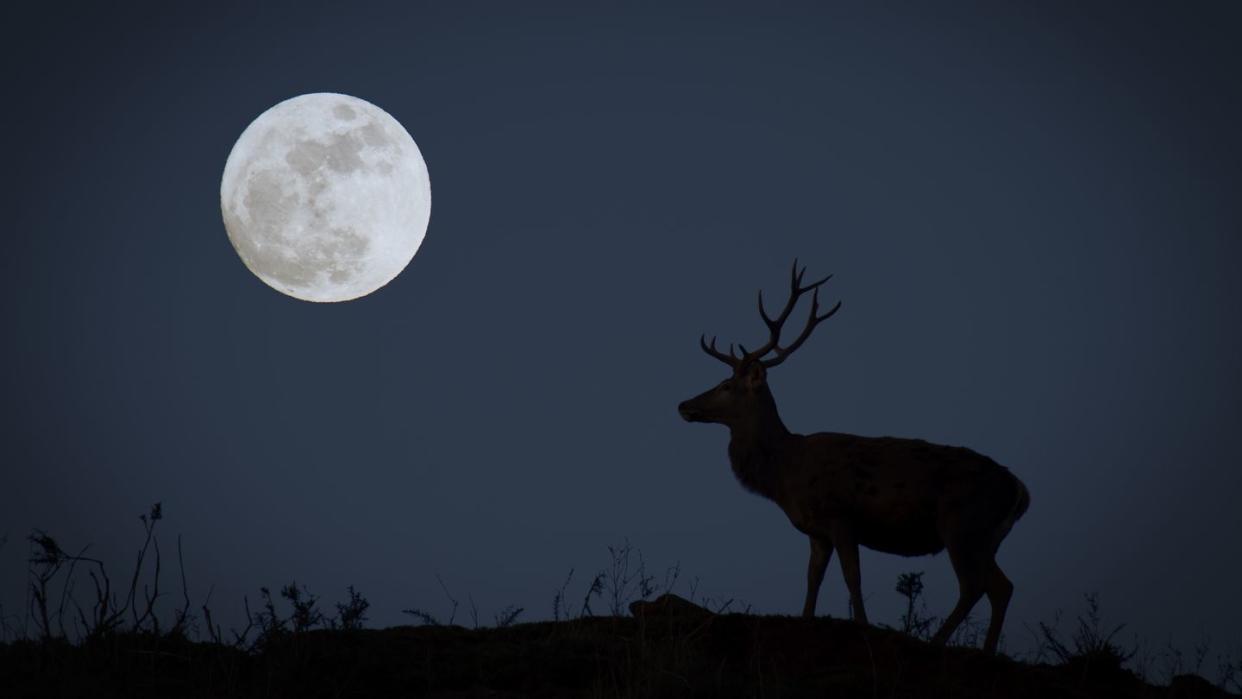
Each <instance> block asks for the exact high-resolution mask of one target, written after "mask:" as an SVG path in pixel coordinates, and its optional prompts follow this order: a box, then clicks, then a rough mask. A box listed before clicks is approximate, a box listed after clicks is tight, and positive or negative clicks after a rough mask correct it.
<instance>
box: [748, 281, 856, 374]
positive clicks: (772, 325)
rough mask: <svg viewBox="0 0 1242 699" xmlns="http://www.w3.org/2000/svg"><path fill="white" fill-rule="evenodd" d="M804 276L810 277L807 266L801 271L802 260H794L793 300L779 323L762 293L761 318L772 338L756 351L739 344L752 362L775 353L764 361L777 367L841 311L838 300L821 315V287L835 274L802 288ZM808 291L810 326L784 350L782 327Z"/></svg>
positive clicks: (791, 283) (782, 314) (808, 321)
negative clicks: (816, 328) (782, 345)
mask: <svg viewBox="0 0 1242 699" xmlns="http://www.w3.org/2000/svg"><path fill="white" fill-rule="evenodd" d="M804 274H806V267H803V268H802V271H798V259H797V258H794V263H793V270H792V271H791V272H790V282H789V301H787V302H786V303H785V308H784V309H782V310H781V314H780V315H779V316H777V317H776V320H773V319H771V318H769V317H768V314H767V311H765V310H764V308H763V289H760V290H759V315H760V316H761V317H762V318H763V322H764V324H765V325H767V326H768V332H769V333H770V337H769V338H768V342H767V344H765V345H764V346H763V347H760V348H759V349H757V350H755V351H754V352H749V353H748V352H746V348H745V347H742V346H741V345H738V347H740V348H741V350H742V352H743V353H745V354H746V355H747V356H748V357H750V358H752V359H762V357H763V356H764V355H765V354H767V353H768V352H775V353H776V356H775V357H773V358H772V359H764V360H762V363H763V365H764V366H765V367H774V366H776V365H777V364H780V363H781V362H783V361H785V359H786V358H788V357H789V355H791V354H793V352H794V350H796V349H798V348H799V347H801V346H802V343H803V342H806V339H807V338H808V337H810V336H811V331H812V330H814V329H815V326H816V325H819V324H820V323H822V322H824V321H825V320H828V319H829V318H831V317H832V316H833V314H834V313H836V312H837V311H839V310H841V302H840V301H837V303H836V305H835V306H833V307H832V309H831V310H829V311H828V312H827V313H825V314H824V315H822V316H821V315H819V287H820V286H822V285H823V284H824V282H826V281H828V280H829V279H832V275H831V274H829V275H828V276H826V277H824V278H823V279H820V280H819V281H817V282H815V283H814V284H810V285H807V286H802V276H803V275H804ZM808 291H810V292H812V293H811V315H810V316H808V317H807V319H806V327H805V328H803V329H802V334H800V335H798V338H797V339H796V340H794V341H793V342H792V343H790V344H789V346H787V347H781V346H780V340H781V328H782V327H784V325H785V320H786V319H787V318H789V314H790V313H791V312H793V309H794V306H796V305H798V299H799V298H801V297H802V295H803V294H805V293H806V292H808Z"/></svg>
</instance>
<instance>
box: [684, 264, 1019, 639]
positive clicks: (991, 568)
mask: <svg viewBox="0 0 1242 699" xmlns="http://www.w3.org/2000/svg"><path fill="white" fill-rule="evenodd" d="M801 280H802V274H801V273H799V272H798V271H797V265H796V263H795V267H794V274H793V284H792V293H791V297H790V300H789V302H788V303H787V304H786V307H785V310H784V312H783V313H781V315H780V316H778V318H777V319H775V320H773V319H771V318H769V317H768V316H767V313H766V312H765V311H764V309H763V298H762V294H761V295H760V301H759V308H760V314H761V315H762V316H763V319H764V322H765V323H767V325H768V327H769V329H770V330H771V332H772V336H771V338H770V340H769V342H768V343H767V344H766V345H765V346H764V347H762V348H760V349H759V350H757V351H755V352H750V353H748V352H746V350H745V348H742V357H740V358H739V357H736V356H734V355H733V351H732V348H730V351H729V354H727V355H726V354H724V353H722V352H718V351H716V349H715V341H714V340H713V342H712V344H711V345H710V346H709V345H708V344H707V343H706V342H703V341H702V340H700V342H701V344H702V347H703V349H704V351H706V352H707V353H708V354H710V355H712V356H714V357H716V358H717V359H720V360H721V361H724V362H725V363H727V364H729V365H730V366H731V367H732V368H733V370H734V371H733V375H732V376H731V377H730V378H729V379H726V380H725V381H723V382H721V383H720V384H719V385H717V386H715V387H714V388H712V389H710V390H708V391H706V392H704V393H702V394H701V395H699V396H696V397H694V398H691V399H690V400H687V401H685V402H683V403H682V404H681V405H680V406H679V411H680V413H681V415H682V417H684V418H685V419H686V420H689V421H692V422H715V423H721V424H724V425H726V426H727V427H728V428H729V431H730V437H731V438H730V441H729V461H730V463H731V465H732V467H733V473H734V475H735V476H736V477H737V479H738V481H739V482H740V483H741V484H742V486H743V487H745V488H746V489H748V490H750V491H752V492H754V493H756V494H758V495H760V496H762V497H765V498H767V499H769V500H772V501H774V502H775V503H776V504H777V505H779V506H780V508H781V509H782V510H783V511H784V512H785V515H786V516H787V517H788V518H789V521H790V522H791V523H792V524H793V525H794V527H795V528H797V529H798V530H799V531H801V532H802V533H804V534H806V535H807V536H808V537H809V538H810V540H811V559H810V564H809V566H808V570H807V596H806V601H805V604H804V606H803V614H804V615H805V616H813V615H814V613H815V606H816V600H817V597H818V593H819V587H820V585H821V583H822V582H823V576H824V570H825V568H826V567H827V564H828V560H829V558H830V557H831V556H832V554H833V552H834V551H835V552H837V553H838V556H839V557H840V560H841V569H842V572H843V573H844V576H845V582H846V586H847V587H848V588H849V591H850V605H851V609H852V611H853V614H854V618H855V619H856V620H858V621H860V622H863V623H866V620H867V617H866V611H865V609H864V608H863V603H862V594H861V573H860V570H859V564H858V547H859V546H866V547H867V548H870V549H874V550H877V551H882V552H886V553H893V554H898V555H902V556H919V555H926V554H934V553H939V552H941V551H944V550H946V549H947V550H948V551H949V557H950V560H951V561H952V563H953V568H954V572H955V573H957V577H958V582H959V586H960V595H959V600H958V604H957V606H956V607H955V608H954V610H953V611H952V612H951V613H950V615H949V616H948V617H947V618H946V620H945V622H944V625H943V626H942V627H941V628H940V630H939V631H938V632H937V633H936V635H935V637H934V638H933V640H934V641H937V642H944V641H945V640H947V639H948V637H949V635H950V634H952V632H953V630H954V629H956V627H957V626H958V625H959V624H960V623H961V622H962V620H963V619H964V618H965V616H966V614H967V613H969V611H970V609H971V608H972V607H973V606H974V605H975V603H977V602H978V600H979V598H980V597H982V596H983V595H984V594H986V595H987V596H988V598H989V601H990V602H991V605H992V619H991V622H990V624H989V627H988V634H987V637H986V639H985V642H984V649H985V650H987V651H994V650H995V649H996V645H997V643H998V641H999V636H1000V629H1001V625H1002V624H1003V620H1004V615H1005V609H1006V607H1007V606H1008V602H1009V598H1010V596H1011V595H1012V591H1013V585H1012V583H1010V582H1009V580H1008V579H1007V578H1006V577H1005V575H1004V573H1003V572H1001V570H1000V567H999V566H997V564H996V560H995V555H996V550H997V547H999V545H1000V543H1001V541H1002V540H1003V539H1004V538H1005V536H1006V535H1007V534H1008V533H1009V530H1010V528H1012V526H1013V524H1014V522H1016V521H1017V520H1018V518H1019V517H1021V516H1022V514H1023V513H1024V512H1025V511H1026V508H1027V506H1028V505H1029V502H1030V497H1029V494H1028V493H1027V491H1026V487H1025V486H1024V485H1023V484H1022V482H1021V481H1019V480H1018V479H1017V478H1016V477H1015V476H1014V475H1013V474H1012V473H1010V472H1009V470H1008V469H1006V468H1005V467H1003V466H1001V465H999V464H997V463H996V462H995V461H993V460H992V459H990V458H988V457H986V456H983V455H982V454H979V453H977V452H974V451H971V450H970V449H966V448H963V447H950V446H942V445H938V444H931V443H929V442H925V441H923V440H920V439H899V438H894V437H861V436H857V435H851V434H841V433H835V432H820V433H816V434H811V435H800V434H795V433H792V432H790V431H789V430H788V429H787V428H786V427H785V424H784V423H783V422H782V421H781V418H780V415H779V413H778V412H777V409H776V401H775V399H774V398H773V396H772V392H771V390H770V389H769V388H768V385H767V373H766V372H767V369H768V368H769V367H772V366H775V365H777V364H779V363H780V362H782V361H783V360H784V359H785V357H786V356H788V355H789V354H790V353H792V352H793V351H794V350H795V349H797V347H798V346H800V345H801V344H802V342H803V341H804V340H806V338H807V337H808V336H809V335H810V332H811V330H813V329H814V327H815V325H816V324H818V323H819V322H821V321H823V320H826V319H827V318H829V317H831V316H832V315H833V314H834V313H835V312H836V311H837V309H838V308H840V304H839V303H838V304H837V305H836V306H835V307H834V308H833V309H832V310H831V311H829V312H828V313H827V314H826V315H824V316H819V315H817V313H818V289H817V288H818V286H819V285H820V284H823V283H824V282H825V281H827V279H824V280H822V281H820V282H817V283H815V284H812V285H810V286H807V287H802V286H801ZM812 289H816V295H815V297H813V299H814V300H813V301H812V308H811V319H810V320H809V321H808V324H807V327H806V329H805V330H804V331H803V332H802V334H801V335H800V336H799V337H798V339H797V340H795V341H794V342H793V343H791V344H790V345H789V346H788V347H786V348H781V347H780V346H779V344H778V343H779V336H780V329H781V326H782V325H783V323H784V321H785V319H786V318H787V317H788V315H789V313H790V311H791V310H792V309H793V306H794V305H795V304H796V302H797V299H798V297H799V296H800V295H801V294H802V293H805V292H806V291H810V290H812ZM769 352H775V353H776V357H775V358H773V359H766V360H765V359H763V357H764V355H766V354H768V353H769Z"/></svg>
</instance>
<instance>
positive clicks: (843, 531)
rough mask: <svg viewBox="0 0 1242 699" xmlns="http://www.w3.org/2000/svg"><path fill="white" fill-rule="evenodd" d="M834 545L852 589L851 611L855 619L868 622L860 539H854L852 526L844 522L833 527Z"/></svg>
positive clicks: (846, 581) (846, 584) (842, 571)
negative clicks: (863, 587)
mask: <svg viewBox="0 0 1242 699" xmlns="http://www.w3.org/2000/svg"><path fill="white" fill-rule="evenodd" d="M832 545H833V547H834V548H836V550H837V555H838V556H840V558H841V573H842V574H843V575H844V576H845V586H846V587H847V588H849V591H850V611H851V612H853V614H854V621H857V622H858V623H860V624H866V623H867V610H865V609H863V598H862V568H861V566H859V564H858V541H857V540H855V539H854V532H853V530H852V528H851V527H850V526H849V525H848V524H846V523H844V522H842V523H839V524H837V525H835V526H833V528H832Z"/></svg>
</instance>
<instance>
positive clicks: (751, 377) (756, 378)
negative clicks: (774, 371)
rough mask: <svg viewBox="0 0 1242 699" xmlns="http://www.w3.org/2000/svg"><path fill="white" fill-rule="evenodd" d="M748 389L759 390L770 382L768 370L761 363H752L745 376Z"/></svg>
mask: <svg viewBox="0 0 1242 699" xmlns="http://www.w3.org/2000/svg"><path fill="white" fill-rule="evenodd" d="M743 377H744V379H745V381H746V387H747V388H751V389H753V388H758V387H759V386H761V385H763V384H764V383H765V382H766V381H767V380H768V370H767V369H765V368H764V367H763V364H760V363H759V362H751V363H750V366H748V367H746V370H745V374H744V375H743Z"/></svg>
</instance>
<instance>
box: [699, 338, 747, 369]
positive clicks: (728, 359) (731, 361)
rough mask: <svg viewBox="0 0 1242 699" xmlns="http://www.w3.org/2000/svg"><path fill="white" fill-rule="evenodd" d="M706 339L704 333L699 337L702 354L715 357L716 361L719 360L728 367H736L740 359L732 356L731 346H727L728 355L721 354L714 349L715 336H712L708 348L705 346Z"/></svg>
mask: <svg viewBox="0 0 1242 699" xmlns="http://www.w3.org/2000/svg"><path fill="white" fill-rule="evenodd" d="M706 337H707V335H706V333H704V334H703V335H699V347H702V348H703V351H704V352H706V353H707V354H708V355H710V356H712V357H715V358H716V359H719V360H720V361H722V362H724V363H725V364H728V365H729V366H730V367H736V366H737V364H738V362H740V361H741V359H739V358H738V357H735V356H733V345H732V344H730V345H729V353H728V354H725V353H724V352H721V351H720V350H718V349H716V336H714V335H713V336H712V342H711V345H710V346H709V345H708V344H707V341H706Z"/></svg>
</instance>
